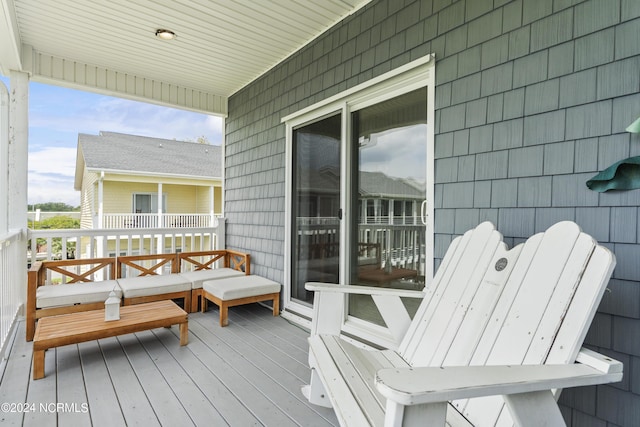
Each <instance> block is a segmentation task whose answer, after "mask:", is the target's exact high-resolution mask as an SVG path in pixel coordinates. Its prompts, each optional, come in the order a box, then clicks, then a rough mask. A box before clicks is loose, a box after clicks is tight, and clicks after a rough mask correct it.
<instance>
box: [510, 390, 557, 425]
mask: <svg viewBox="0 0 640 427" xmlns="http://www.w3.org/2000/svg"><path fill="white" fill-rule="evenodd" d="M502 397H503V398H504V401H505V403H506V404H507V407H508V408H509V411H510V412H511V417H512V418H513V422H514V424H515V425H516V426H519V427H526V426H534V425H535V426H549V427H556V426H557V427H566V424H565V422H564V418H562V414H561V413H560V408H558V404H557V402H556V399H555V397H554V396H553V393H552V392H551V390H543V391H533V392H530V393H518V394H511V395H504V396H502Z"/></svg>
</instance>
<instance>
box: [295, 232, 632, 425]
mask: <svg viewBox="0 0 640 427" xmlns="http://www.w3.org/2000/svg"><path fill="white" fill-rule="evenodd" d="M614 266H615V258H614V256H613V254H612V253H611V252H610V251H609V250H608V249H606V248H605V247H603V246H599V245H598V244H597V243H596V242H595V241H594V240H593V239H592V238H591V237H590V236H588V235H586V234H584V233H582V232H581V231H580V229H579V227H578V226H577V225H576V224H574V223H571V222H562V223H558V224H556V225H554V226H552V227H551V228H549V229H548V230H547V231H546V232H545V233H540V234H536V235H535V236H532V237H531V238H529V239H528V240H527V241H526V242H525V243H523V244H521V245H518V246H516V247H515V248H513V249H511V250H508V249H507V247H506V245H505V244H504V243H503V242H502V235H501V234H500V233H499V232H497V231H496V230H495V227H494V226H493V225H492V224H491V223H483V224H480V225H479V226H478V227H476V228H475V229H474V230H471V231H469V232H467V233H465V234H464V235H463V236H460V237H458V238H456V239H455V240H454V241H453V242H452V244H451V246H450V248H449V249H448V251H447V253H446V255H445V257H444V259H443V261H442V264H441V265H440V267H439V269H438V271H437V274H436V277H435V278H434V280H433V282H432V284H430V285H429V286H428V287H427V288H425V290H424V293H422V292H418V295H419V296H420V297H423V298H424V299H423V301H422V302H421V305H420V307H419V309H418V311H417V313H416V315H415V316H414V318H413V320H411V319H410V318H409V316H408V314H407V313H406V310H404V306H403V304H402V303H401V301H400V298H399V296H404V297H410V296H414V297H415V296H416V293H415V292H411V291H404V290H393V289H383V288H371V287H363V286H340V285H331V284H322V283H308V284H307V289H308V290H312V291H315V299H314V319H313V324H312V331H311V337H310V338H309V344H310V351H309V361H310V366H311V368H312V375H311V383H310V384H309V385H308V386H305V387H303V393H304V394H305V396H306V397H307V398H308V399H309V400H310V401H311V402H312V403H316V404H320V405H324V406H333V408H334V409H335V411H336V415H337V417H338V419H339V421H340V424H341V425H342V426H357V427H360V426H369V425H372V426H382V425H385V426H401V425H402V426H417V425H421V426H435V425H444V424H445V422H446V424H447V425H454V426H457V425H466V426H468V425H477V426H506V425H513V424H514V423H515V424H516V425H522V426H556V425H564V421H563V418H562V416H561V414H560V410H559V408H558V406H557V403H556V399H557V397H558V394H559V391H560V390H561V389H562V388H565V387H574V386H581V385H593V384H602V383H609V382H617V381H620V380H621V379H622V364H621V363H620V362H618V361H615V360H612V359H609V358H607V357H604V356H602V355H599V354H597V353H595V352H592V351H590V350H587V349H582V350H581V346H582V343H583V341H584V337H585V335H586V333H587V330H588V328H589V325H590V323H591V321H592V319H593V316H594V314H595V312H596V309H597V307H598V304H599V303H600V300H601V298H602V295H603V292H604V290H605V288H606V285H607V283H608V280H609V278H610V276H611V274H612V272H613V268H614ZM347 293H356V294H370V295H372V296H373V298H374V301H375V302H376V305H377V306H378V308H379V310H380V312H381V314H382V316H383V318H384V319H385V322H386V324H387V327H388V328H389V330H390V332H391V333H392V334H393V335H394V336H395V337H396V339H397V342H398V343H399V345H398V347H397V348H396V349H385V350H373V349H370V348H364V347H363V346H359V345H355V344H352V343H349V342H347V341H346V340H344V339H341V338H340V328H341V324H342V321H343V318H344V301H345V298H344V297H345V294H347ZM447 402H448V403H447ZM445 419H446V421H445Z"/></svg>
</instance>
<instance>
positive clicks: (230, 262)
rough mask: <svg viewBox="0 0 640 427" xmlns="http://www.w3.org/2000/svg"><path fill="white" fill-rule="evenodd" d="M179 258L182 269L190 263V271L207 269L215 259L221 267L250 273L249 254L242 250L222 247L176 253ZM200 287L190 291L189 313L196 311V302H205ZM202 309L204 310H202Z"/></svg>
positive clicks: (202, 304) (202, 303)
mask: <svg viewBox="0 0 640 427" xmlns="http://www.w3.org/2000/svg"><path fill="white" fill-rule="evenodd" d="M207 256H210V257H211V258H210V259H209V260H208V261H206V262H202V261H200V260H198V259H197V258H202V257H207ZM178 257H179V259H180V268H181V269H183V268H184V267H185V265H189V264H190V265H192V266H193V270H192V271H200V270H209V269H211V268H213V265H214V263H215V262H217V261H222V267H224V268H232V269H234V270H238V271H244V274H245V275H247V276H248V275H250V274H251V256H250V255H249V254H246V253H244V252H238V251H234V250H231V249H224V250H218V251H201V252H182V253H179V254H178ZM202 292H203V291H202V288H199V289H193V290H192V291H191V313H194V312H196V311H198V304H199V303H200V306H201V307H204V304H206V302H205V301H204V300H203V301H202V302H201V301H200V300H201V299H202V295H203V294H202ZM203 311H204V310H203Z"/></svg>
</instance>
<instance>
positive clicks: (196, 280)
mask: <svg viewBox="0 0 640 427" xmlns="http://www.w3.org/2000/svg"><path fill="white" fill-rule="evenodd" d="M179 274H180V275H181V276H182V277H185V278H186V279H187V280H189V281H190V282H191V289H200V288H202V283H203V282H204V281H205V280H214V279H225V278H227V277H236V276H244V275H245V274H244V272H242V271H238V270H234V269H233V268H227V267H224V268H215V269H212V270H198V271H188V272H186V273H179Z"/></svg>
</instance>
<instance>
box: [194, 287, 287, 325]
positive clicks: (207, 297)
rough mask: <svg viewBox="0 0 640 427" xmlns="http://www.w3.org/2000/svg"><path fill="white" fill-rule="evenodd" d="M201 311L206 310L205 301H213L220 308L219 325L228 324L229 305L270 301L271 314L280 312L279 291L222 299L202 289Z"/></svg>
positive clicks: (275, 314)
mask: <svg viewBox="0 0 640 427" xmlns="http://www.w3.org/2000/svg"><path fill="white" fill-rule="evenodd" d="M202 296H203V299H202V311H203V312H204V311H206V310H207V301H211V302H213V303H214V304H215V305H217V306H218V307H219V308H220V326H227V325H228V324H229V319H228V317H229V307H235V306H238V305H244V304H252V303H254V302H262V301H271V302H272V304H273V315H274V316H277V315H279V314H280V292H274V293H271V294H263V295H254V296H251V297H245V298H236V299H232V300H222V299H220V298H218V297H216V296H215V295H212V294H210V293H209V292H207V291H205V290H202Z"/></svg>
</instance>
